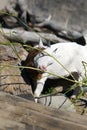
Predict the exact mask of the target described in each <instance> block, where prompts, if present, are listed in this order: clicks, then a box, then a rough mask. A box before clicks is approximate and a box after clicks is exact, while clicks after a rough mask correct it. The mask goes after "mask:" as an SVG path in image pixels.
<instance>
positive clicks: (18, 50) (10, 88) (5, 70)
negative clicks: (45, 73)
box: [0, 43, 33, 100]
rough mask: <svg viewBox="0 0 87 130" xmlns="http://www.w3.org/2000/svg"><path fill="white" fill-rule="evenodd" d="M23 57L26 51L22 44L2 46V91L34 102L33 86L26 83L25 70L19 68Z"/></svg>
mask: <svg viewBox="0 0 87 130" xmlns="http://www.w3.org/2000/svg"><path fill="white" fill-rule="evenodd" d="M13 47H14V48H13ZM14 49H15V50H14ZM18 55H19V56H18ZM22 56H23V57H24V50H23V48H22V46H21V45H20V44H17V43H15V44H14V45H13V43H10V45H2V44H1V45H0V91H4V92H7V93H11V94H13V95H18V96H21V97H24V98H27V99H29V100H33V94H32V89H31V85H29V84H30V83H29V82H27V83H28V84H27V83H26V82H25V78H24V77H23V76H24V74H23V70H21V69H19V67H20V66H18V64H19V63H20V62H21V57H22ZM19 57H20V58H19Z"/></svg>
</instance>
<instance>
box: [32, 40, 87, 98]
mask: <svg viewBox="0 0 87 130" xmlns="http://www.w3.org/2000/svg"><path fill="white" fill-rule="evenodd" d="M43 53H44V55H43V56H41V55H40V54H38V55H37V56H36V57H35V58H34V62H35V64H36V67H37V68H40V69H42V70H44V69H43V68H45V70H46V71H48V72H50V73H52V74H53V75H49V74H48V73H46V72H45V71H44V73H43V74H42V78H41V79H40V80H37V87H36V90H35V92H34V95H35V97H39V96H40V94H41V92H42V90H43V88H44V84H45V81H46V80H47V79H48V78H52V79H53V78H58V77H57V76H55V75H58V76H64V77H66V76H69V75H70V73H73V72H77V73H78V75H79V79H78V80H81V79H82V78H84V77H85V70H84V66H83V64H82V61H85V62H87V46H81V45H78V44H77V43H74V42H72V43H57V44H54V45H51V48H49V47H47V48H46V49H45V51H44V52H43ZM47 53H49V54H50V55H51V56H52V57H51V56H49V55H47ZM53 57H54V58H53ZM55 59H57V61H56V60H55ZM65 68H66V69H65Z"/></svg>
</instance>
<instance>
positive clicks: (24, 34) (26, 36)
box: [0, 28, 64, 45]
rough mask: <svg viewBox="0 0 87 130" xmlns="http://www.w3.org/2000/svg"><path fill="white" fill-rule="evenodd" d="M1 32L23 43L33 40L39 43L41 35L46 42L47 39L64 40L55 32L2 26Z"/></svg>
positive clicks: (53, 40)
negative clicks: (30, 30) (38, 31)
mask: <svg viewBox="0 0 87 130" xmlns="http://www.w3.org/2000/svg"><path fill="white" fill-rule="evenodd" d="M0 32H1V33H2V34H3V36H5V37H6V38H8V39H10V40H13V41H18V42H22V43H29V42H32V43H36V44H37V43H38V42H39V40H40V37H41V38H42V39H43V42H44V43H46V39H47V40H50V41H52V42H64V40H63V39H61V38H58V37H57V36H55V35H54V34H50V33H36V32H29V31H24V30H17V29H5V28H0ZM34 45H35V44H34Z"/></svg>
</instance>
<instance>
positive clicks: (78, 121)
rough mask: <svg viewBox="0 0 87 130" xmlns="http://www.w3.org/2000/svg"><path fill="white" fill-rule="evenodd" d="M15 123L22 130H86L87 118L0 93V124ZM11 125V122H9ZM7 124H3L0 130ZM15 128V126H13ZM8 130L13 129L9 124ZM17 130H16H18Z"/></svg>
mask: <svg viewBox="0 0 87 130" xmlns="http://www.w3.org/2000/svg"><path fill="white" fill-rule="evenodd" d="M4 119H5V121H6V119H7V121H6V122H8V124H9V120H10V121H13V123H14V122H17V127H18V128H19V129H21V127H22V129H23V128H24V130H27V129H28V130H33V129H35V130H77V129H78V130H87V118H86V117H85V116H83V117H82V116H80V115H78V114H73V113H68V112H63V111H57V110H55V109H50V108H48V107H46V106H41V105H40V104H36V103H34V102H32V101H28V100H25V99H23V98H20V97H16V96H11V95H10V94H6V93H3V92H0V120H1V121H0V122H3V120H4ZM10 123H11V122H10ZM6 125H7V124H3V126H2V128H3V127H4V128H5V126H6ZM14 126H15V125H14ZM9 128H12V129H13V128H14V127H13V125H11V127H10V124H9ZM19 129H18V130H19ZM3 130H4V129H3Z"/></svg>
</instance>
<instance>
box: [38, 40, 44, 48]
mask: <svg viewBox="0 0 87 130" xmlns="http://www.w3.org/2000/svg"><path fill="white" fill-rule="evenodd" d="M39 47H44V45H43V42H42V40H41V38H40V41H39Z"/></svg>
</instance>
